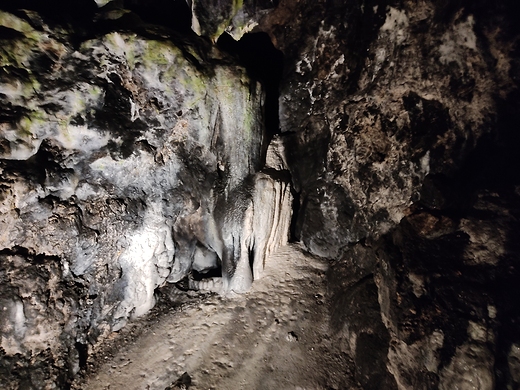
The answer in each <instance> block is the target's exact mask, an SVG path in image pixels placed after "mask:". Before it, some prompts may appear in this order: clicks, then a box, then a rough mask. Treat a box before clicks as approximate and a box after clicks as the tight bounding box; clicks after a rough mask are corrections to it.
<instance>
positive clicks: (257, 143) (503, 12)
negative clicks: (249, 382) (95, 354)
mask: <svg viewBox="0 0 520 390" xmlns="http://www.w3.org/2000/svg"><path fill="white" fill-rule="evenodd" d="M518 17H520V6H519V5H518V4H517V2H515V1H513V0H504V1H501V2H488V1H484V0H477V1H466V0H457V1H445V0H442V1H441V0H439V1H429V0H416V1H411V0H410V1H408V0H402V1H392V0H365V1H363V0H348V1H340V0H323V1H321V0H320V1H310V0H308V1H307V0H280V1H268V0H258V1H252V0H244V1H243V2H242V1H235V0H219V1H215V0H189V1H187V2H184V1H176V0H171V1H159V0H154V1H144V0H143V1H141V0H128V1H110V0H108V1H107V0H97V1H93V0H92V1H90V0H81V1H80V0H78V1H75V2H65V1H49V2H48V3H45V4H43V3H41V2H38V1H30V0H20V1H12V2H10V3H9V4H8V5H4V4H1V5H0V136H1V138H0V153H1V159H0V172H1V177H0V179H1V180H0V188H1V198H0V200H1V203H0V213H1V219H0V224H1V230H0V232H1V238H0V308H1V309H2V312H1V313H2V315H1V316H0V336H1V344H0V345H1V349H0V358H1V360H0V378H2V379H4V378H6V379H5V381H6V383H7V385H6V388H18V387H20V388H45V386H51V387H52V386H53V385H54V386H57V387H66V386H67V383H70V381H71V379H72V378H73V377H74V375H76V374H77V372H78V371H79V370H80V369H81V367H82V366H83V365H84V364H85V361H86V359H87V358H88V354H89V351H91V350H92V349H93V348H95V347H96V346H97V345H99V344H100V343H102V342H103V340H104V338H106V337H107V335H108V334H110V332H113V331H117V330H118V329H121V327H123V326H124V325H125V324H126V323H127V321H128V320H129V319H130V318H133V317H137V316H140V315H142V314H144V313H146V312H147V311H148V310H149V309H150V308H151V307H152V306H153V305H154V291H155V289H156V288H158V287H159V286H161V285H163V284H165V283H175V282H178V281H180V280H181V279H183V278H184V277H186V276H188V275H189V274H190V273H191V271H192V270H194V271H196V272H200V273H204V272H206V271H209V270H212V269H215V268H218V267H222V276H223V277H222V282H221V283H222V289H223V291H230V290H234V291H245V290H247V288H248V287H249V286H250V284H251V282H252V280H253V278H257V277H260V276H261V272H262V266H263V259H264V257H265V255H266V254H268V253H271V252H272V251H274V250H275V249H276V247H277V246H279V245H283V244H284V243H285V242H286V241H287V238H288V231H289V230H290V232H291V235H292V238H293V239H294V240H296V241H300V242H301V243H302V244H303V245H304V246H305V248H306V249H307V250H309V251H310V252H312V253H314V254H315V255H318V256H321V257H324V258H327V259H330V263H331V266H330V270H329V272H328V275H329V276H328V283H329V293H330V294H329V295H330V296H329V299H330V301H331V313H330V314H331V329H332V333H333V334H331V337H334V338H335V339H336V340H337V343H339V344H340V345H341V346H342V348H343V350H344V353H345V354H346V355H348V356H349V357H350V359H351V360H352V364H353V368H352V370H353V372H354V375H355V380H356V382H357V383H358V384H359V387H360V388H363V389H414V390H415V389H446V390H448V389H493V388H497V389H502V388H504V389H506V388H507V389H518V388H520V332H519V330H520V328H519V323H520V309H519V307H518V304H517V302H518V301H519V299H520V293H519V289H518V285H519V283H520V268H519V265H518V258H519V250H520V247H519V244H518V243H519V242H520V237H519V236H520V233H519V231H520V230H519V228H520V224H519V217H520V202H519V200H520V180H519V179H520V175H519V173H518V168H519V167H520V164H519V163H520V161H519V157H518V154H517V150H518V146H519V141H520V136H519V130H518V129H519V123H520V99H519V90H518V83H519V81H520V41H519V39H520V34H519V28H518V27H517V25H516V23H517V20H518ZM252 33H253V34H252ZM254 33H263V34H264V35H262V37H265V36H266V35H265V34H267V36H268V37H269V38H270V42H272V44H273V45H274V47H275V48H276V49H277V50H279V51H280V52H277V51H276V50H275V49H274V48H271V49H270V51H269V53H271V54H270V55H272V57H269V58H268V59H267V60H266V58H264V59H263V61H261V58H260V57H258V56H256V57H255V55H254V53H255V52H258V53H264V52H263V50H266V48H265V46H262V47H260V42H262V40H261V39H253V38H251V37H253V36H255V34H254ZM230 37H232V38H233V39H235V40H237V41H239V42H238V43H236V42H234V41H232V40H230V39H231V38H230ZM268 41H269V40H268ZM269 44H270V43H269ZM255 45H257V46H255ZM273 53H274V54H273ZM282 55H283V69H282V68H281V62H280V60H281V58H280V57H279V56H282ZM255 64H256V66H254V65H255ZM246 67H247V69H246ZM278 67H280V71H281V73H280V74H278V73H277V69H278ZM273 112H274V114H273ZM273 115H274V116H273ZM293 198H294V202H293ZM291 208H292V209H293V210H292V212H293V213H294V216H293V218H292V223H291V226H290V229H289V224H290V222H291ZM251 259H252V260H251ZM250 261H251V262H252V263H253V265H252V267H251V266H250ZM349 370H350V368H349ZM352 370H350V371H349V372H351V371H352ZM346 372H347V368H346Z"/></svg>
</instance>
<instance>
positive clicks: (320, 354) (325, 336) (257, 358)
mask: <svg viewBox="0 0 520 390" xmlns="http://www.w3.org/2000/svg"><path fill="white" fill-rule="evenodd" d="M326 270H327V264H326V263H325V262H324V261H322V260H320V259H317V258H315V257H312V256H310V255H308V254H305V253H304V252H303V251H302V250H301V249H300V248H299V247H298V246H296V245H290V246H286V247H283V248H280V249H279V250H278V252H277V253H276V254H275V255H273V256H271V257H270V258H269V259H268V260H267V263H266V270H265V275H264V276H263V277H262V278H261V279H259V280H256V281H255V282H254V283H253V287H252V289H251V291H249V292H248V293H246V294H241V295H236V294H235V295H229V296H220V295H208V296H206V297H205V298H204V299H202V300H200V301H199V302H197V303H191V304H187V305H184V306H182V307H181V308H180V309H179V310H174V311H171V312H168V313H166V314H164V315H161V316H159V317H158V320H157V321H148V323H147V325H146V326H145V327H143V328H142V331H141V333H140V335H139V336H138V337H137V338H136V339H135V340H133V341H130V342H128V343H126V344H124V345H122V346H121V348H120V350H119V351H117V352H116V353H114V354H113V355H111V356H110V357H108V356H105V358H104V360H105V361H104V362H103V363H102V364H99V366H98V367H97V369H96V372H93V373H91V374H89V375H88V377H87V378H83V379H82V380H81V381H80V382H81V383H76V384H75V386H76V388H81V389H91V390H95V389H110V390H116V389H124V390H144V389H150V390H164V389H183V388H184V389H188V388H189V389H190V390H202V389H204V390H208V389H214V390H235V389H237V390H238V389H248V390H252V389H287V390H289V389H334V388H340V387H342V386H340V385H339V383H345V382H344V380H345V378H344V377H345V375H346V372H345V371H346V370H347V366H348V364H347V362H346V361H345V359H346V358H345V357H344V354H342V353H341V352H340V351H339V350H338V348H337V346H336V345H335V343H334V341H333V338H331V337H330V335H329V318H330V313H329V308H328V305H327V303H326V301H325V296H326V291H325V290H326V285H325V271H326ZM134 326H135V324H134ZM116 337H123V336H116Z"/></svg>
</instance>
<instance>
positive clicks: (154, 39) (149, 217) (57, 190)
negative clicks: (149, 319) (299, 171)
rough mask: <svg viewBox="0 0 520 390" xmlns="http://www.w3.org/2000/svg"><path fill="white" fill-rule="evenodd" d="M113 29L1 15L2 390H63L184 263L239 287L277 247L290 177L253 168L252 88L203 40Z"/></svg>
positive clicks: (260, 122)
mask: <svg viewBox="0 0 520 390" xmlns="http://www.w3.org/2000/svg"><path fill="white" fill-rule="evenodd" d="M101 12H102V11H100V14H98V17H99V18H100V20H101V16H103V18H105V19H108V20H110V19H109V17H108V16H107V12H104V11H103V12H104V13H101ZM109 12H112V13H111V14H108V15H112V16H110V17H114V18H115V19H116V22H117V21H119V19H118V18H117V17H116V16H117V15H116V16H114V14H113V12H115V11H109ZM15 14H16V15H15ZM109 27H110V26H108V25H106V24H105V25H96V28H94V27H92V26H91V27H89V28H91V30H89V31H86V32H82V31H81V30H80V29H78V30H76V29H74V28H71V27H70V26H67V25H66V24H59V25H56V24H53V20H52V19H48V18H47V17H46V16H45V15H43V16H42V15H40V14H38V13H36V12H34V11H31V10H25V11H24V10H21V11H13V13H9V12H4V11H0V34H1V35H0V42H1V43H0V47H1V49H0V66H1V68H0V69H1V70H0V108H1V111H0V134H1V139H0V143H1V149H0V155H1V159H0V172H1V173H2V175H1V193H2V197H1V205H0V214H1V217H0V225H1V226H0V231H1V232H2V233H1V238H0V280H1V283H0V307H1V308H2V316H1V317H0V335H1V344H0V346H1V364H0V377H1V378H2V383H4V379H5V378H8V381H7V382H8V383H7V384H6V385H5V386H7V388H18V386H21V388H44V387H45V386H57V387H60V388H61V387H63V386H66V383H67V382H68V381H69V380H70V378H72V377H73V376H74V375H75V374H76V373H77V372H78V371H79V369H80V368H81V367H82V366H83V365H85V363H86V360H87V357H88V354H89V352H90V351H91V350H92V349H93V348H95V347H96V346H97V345H98V344H99V343H101V342H102V340H103V339H104V338H105V337H106V336H107V335H108V334H109V333H110V332H113V331H117V330H119V329H121V327H123V326H124V325H125V324H126V323H127V321H128V320H129V319H130V318H134V317H138V316H141V315H143V314H145V313H146V312H148V311H149V310H150V309H151V308H152V307H153V305H154V303H155V298H154V292H155V290H156V288H158V287H159V286H161V285H164V284H165V283H167V282H171V283H174V282H178V281H180V280H182V279H183V278H185V277H187V276H188V275H189V274H190V273H191V271H192V269H194V270H195V271H197V272H199V273H201V274H203V273H204V272H208V271H210V270H212V269H215V268H220V267H222V274H223V279H222V283H221V285H223V289H224V292H226V291H239V292H242V291H246V290H247V289H248V288H249V287H250V284H251V282H252V279H253V273H254V277H255V278H256V277H260V274H261V271H262V269H263V263H264V258H265V255H266V254H268V253H270V252H272V251H273V249H274V248H275V247H276V246H278V245H281V244H283V243H284V242H286V241H287V238H288V225H289V222H290V218H291V216H290V210H291V194H290V183H289V182H288V180H287V178H286V177H283V174H282V175H280V174H278V173H277V172H278V171H277V170H276V169H274V168H270V170H269V171H267V172H266V173H261V172H260V169H261V168H263V166H264V162H263V161H264V160H265V156H262V154H265V152H264V153H262V151H265V150H266V143H267V142H268V140H267V138H266V136H265V129H264V116H265V114H264V108H263V105H264V95H265V93H264V91H263V88H262V86H261V85H260V84H259V83H258V82H257V81H254V80H252V79H250V77H249V76H248V75H247V72H246V70H245V69H244V68H242V67H240V66H238V65H237V64H236V61H234V60H233V59H232V58H231V57H229V56H227V55H225V54H223V53H221V52H220V51H218V49H216V47H215V46H213V45H212V44H211V43H210V42H208V41H207V40H205V39H201V38H197V37H195V36H186V37H184V38H182V39H180V38H179V37H178V36H177V35H175V34H176V33H175V32H172V31H170V30H166V29H164V28H163V29H161V28H159V27H150V28H148V27H142V28H141V27H139V28H141V29H140V30H139V28H136V29H137V30H139V31H137V32H135V31H127V30H125V31H122V30H121V29H120V28H119V27H118V25H117V24H116V25H115V26H112V27H113V30H119V31H110V30H112V28H109ZM106 30H109V31H106ZM78 31H79V32H78ZM277 169H278V168H277ZM284 169H286V168H284ZM251 256H252V257H253V261H252V263H251V265H250V258H251ZM15 368H16V369H15ZM4 388H5V387H4Z"/></svg>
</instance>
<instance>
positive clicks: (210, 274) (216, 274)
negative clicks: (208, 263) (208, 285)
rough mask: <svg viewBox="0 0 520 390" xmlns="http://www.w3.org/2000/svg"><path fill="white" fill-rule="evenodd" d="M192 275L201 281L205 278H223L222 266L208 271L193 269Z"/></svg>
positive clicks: (194, 278)
mask: <svg viewBox="0 0 520 390" xmlns="http://www.w3.org/2000/svg"><path fill="white" fill-rule="evenodd" d="M191 276H192V277H193V280H196V281H198V282H200V281H201V280H203V279H209V278H221V277H222V267H220V266H218V267H216V268H213V269H210V270H208V271H207V272H197V271H195V270H192V271H191Z"/></svg>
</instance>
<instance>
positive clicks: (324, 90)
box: [260, 1, 520, 389]
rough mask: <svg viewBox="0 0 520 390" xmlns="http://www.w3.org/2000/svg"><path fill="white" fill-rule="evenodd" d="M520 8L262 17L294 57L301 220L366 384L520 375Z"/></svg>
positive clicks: (291, 104)
mask: <svg viewBox="0 0 520 390" xmlns="http://www.w3.org/2000/svg"><path fill="white" fill-rule="evenodd" d="M518 14H519V8H518V5H517V4H516V3H514V2H507V1H506V2H501V3H500V4H489V3H487V2H483V1H482V2H480V1H477V2H466V1H459V2H455V3H454V2H449V3H448V2H430V1H419V2H408V1H404V2H394V1H363V2H355V1H354V2H340V1H328V2H306V1H282V2H280V5H279V6H278V7H277V9H276V10H274V11H273V12H271V13H270V14H269V15H267V16H266V17H265V18H264V19H263V20H262V21H261V22H260V27H261V28H262V29H264V31H267V32H268V33H269V34H270V35H271V37H272V39H273V42H275V44H276V45H277V47H278V48H280V49H281V50H282V51H283V52H284V54H285V73H284V77H283V78H282V84H281V88H280V100H279V104H280V128H281V132H282V134H283V137H284V139H285V140H286V145H287V147H288V148H287V149H288V155H287V160H288V165H289V167H290V171H291V174H292V178H293V184H294V186H295V189H296V190H297V191H298V196H299V209H298V214H297V219H296V223H295V225H294V234H295V237H296V238H297V239H299V240H301V241H302V243H303V244H304V245H305V246H306V247H307V248H308V249H309V250H310V251H311V252H313V253H315V254H317V255H320V256H323V257H327V258H330V259H333V262H332V265H331V270H330V271H329V290H330V299H331V304H332V309H331V326H332V328H331V329H332V331H333V333H334V337H336V338H337V340H338V343H340V345H342V346H344V347H343V348H344V350H345V353H347V354H348V355H350V356H351V357H352V360H353V361H354V365H355V369H354V375H355V378H356V380H357V382H358V383H359V385H360V387H361V388H365V389H392V388H398V389H434V388H435V389H437V388H438V389H455V388H459V389H492V388H516V387H518V379H517V378H518V374H517V366H516V363H514V362H516V360H515V359H516V357H514V356H517V355H516V352H515V351H516V346H517V345H518V336H517V334H518V318H519V317H518V310H517V309H515V304H514V303H513V302H514V301H515V300H516V298H513V296H515V297H516V296H517V293H516V292H515V288H514V287H513V286H512V284H513V282H512V281H513V280H516V281H518V277H519V274H518V269H519V266H518V261H517V259H518V255H519V252H518V245H517V244H516V242H517V241H518V229H517V225H518V204H519V201H520V199H519V195H518V189H519V188H520V187H519V184H520V180H519V175H518V173H517V170H516V168H513V167H516V166H518V163H519V161H518V158H517V157H514V156H515V155H516V151H515V150H516V148H518V146H519V140H520V139H519V137H518V123H519V120H520V118H519V115H518V112H519V108H520V105H519V95H518V82H519V69H520V68H519V58H518V53H519V51H518V48H519V36H520V35H519V30H518V28H517V27H516V26H515V22H514V17H513V15H518ZM289 145H290V147H289ZM506 291H508V292H506ZM513 329H515V330H513Z"/></svg>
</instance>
